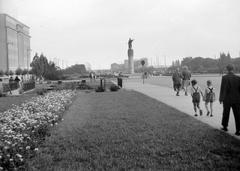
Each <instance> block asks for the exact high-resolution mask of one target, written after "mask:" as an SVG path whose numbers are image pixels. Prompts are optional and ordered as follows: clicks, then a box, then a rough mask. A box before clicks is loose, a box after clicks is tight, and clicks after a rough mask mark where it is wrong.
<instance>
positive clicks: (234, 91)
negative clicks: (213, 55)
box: [219, 64, 240, 136]
mask: <svg viewBox="0 0 240 171" xmlns="http://www.w3.org/2000/svg"><path fill="white" fill-rule="evenodd" d="M227 70H228V73H227V75H224V76H223V77H222V82H221V88H220V96H219V102H220V104H223V116H222V126H223V127H222V128H221V130H223V131H228V129H227V127H228V121H229V114H230V109H231V108H232V110H233V115H234V118H235V125H236V133H235V135H238V136H239V135H240V77H239V76H237V75H235V74H234V73H233V71H234V65H233V64H228V65H227Z"/></svg>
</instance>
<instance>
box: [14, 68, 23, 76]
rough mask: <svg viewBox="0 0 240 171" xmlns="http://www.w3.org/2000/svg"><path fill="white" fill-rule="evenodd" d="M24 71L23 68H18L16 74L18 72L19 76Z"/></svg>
mask: <svg viewBox="0 0 240 171" xmlns="http://www.w3.org/2000/svg"><path fill="white" fill-rule="evenodd" d="M22 72H23V70H22V69H21V68H17V69H16V71H15V74H16V75H17V76H19V75H21V74H22Z"/></svg>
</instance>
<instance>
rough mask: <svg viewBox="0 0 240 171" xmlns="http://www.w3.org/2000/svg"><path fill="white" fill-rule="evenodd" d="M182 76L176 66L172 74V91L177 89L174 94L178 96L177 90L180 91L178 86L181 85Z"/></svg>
mask: <svg viewBox="0 0 240 171" xmlns="http://www.w3.org/2000/svg"><path fill="white" fill-rule="evenodd" d="M182 78H183V76H182V74H181V72H180V70H179V68H177V70H176V71H175V72H174V73H173V75H172V80H173V88H174V91H177V94H176V96H179V91H180V88H181V85H182Z"/></svg>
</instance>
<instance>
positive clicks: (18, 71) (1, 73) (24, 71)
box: [0, 68, 31, 76]
mask: <svg viewBox="0 0 240 171" xmlns="http://www.w3.org/2000/svg"><path fill="white" fill-rule="evenodd" d="M27 74H31V71H29V70H28V69H21V68H17V69H16V70H15V71H12V70H10V71H8V70H6V71H3V70H0V76H4V75H6V76H9V75H10V76H13V75H18V76H19V75H27Z"/></svg>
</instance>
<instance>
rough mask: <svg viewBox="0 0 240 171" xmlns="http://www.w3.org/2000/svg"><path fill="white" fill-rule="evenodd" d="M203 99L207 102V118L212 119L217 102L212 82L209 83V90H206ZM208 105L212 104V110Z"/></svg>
mask: <svg viewBox="0 0 240 171" xmlns="http://www.w3.org/2000/svg"><path fill="white" fill-rule="evenodd" d="M203 99H204V101H205V107H206V109H207V116H209V115H210V117H212V116H213V102H214V101H215V88H213V86H212V81H211V80H208V81H207V88H206V89H205V92H204V98H203ZM208 104H210V110H209V108H208ZM210 112H211V113H210Z"/></svg>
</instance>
